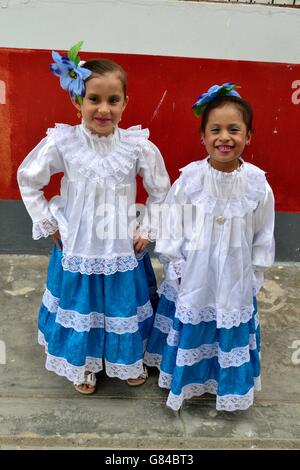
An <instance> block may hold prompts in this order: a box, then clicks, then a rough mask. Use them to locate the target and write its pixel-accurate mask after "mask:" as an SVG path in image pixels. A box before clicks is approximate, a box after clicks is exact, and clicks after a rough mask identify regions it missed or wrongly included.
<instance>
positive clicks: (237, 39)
mask: <svg viewBox="0 0 300 470" xmlns="http://www.w3.org/2000/svg"><path fill="white" fill-rule="evenodd" d="M79 40H84V47H83V50H85V51H90V52H101V51H102V52H116V53H134V54H154V55H169V56H184V57H201V58H216V59H220V58H222V59H240V60H251V61H269V62H286V63H300V47H299V44H300V9H294V8H284V7H283V8H281V7H270V6H265V5H241V4H226V3H224V4H222V3H207V2H183V1H173V0H123V1H122V0H0V47H9V48H10V47H15V48H33V49H62V50H67V49H69V48H70V46H71V45H73V44H74V43H76V42H78V41H79Z"/></svg>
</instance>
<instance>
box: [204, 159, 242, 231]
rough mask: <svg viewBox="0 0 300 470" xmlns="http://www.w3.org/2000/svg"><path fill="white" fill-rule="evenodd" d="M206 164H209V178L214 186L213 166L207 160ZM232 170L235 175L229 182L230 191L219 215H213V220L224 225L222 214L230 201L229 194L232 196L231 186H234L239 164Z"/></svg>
mask: <svg viewBox="0 0 300 470" xmlns="http://www.w3.org/2000/svg"><path fill="white" fill-rule="evenodd" d="M208 164H209V166H210V174H211V179H212V181H213V184H214V186H215V187H216V186H217V185H216V182H215V178H214V174H213V167H212V166H211V164H210V163H209V162H208ZM233 171H235V175H234V177H233V181H232V184H231V189H230V193H229V195H228V197H227V199H226V202H225V206H224V209H223V211H222V214H221V215H218V216H217V217H215V221H216V222H217V223H218V224H220V225H224V223H225V220H226V218H225V217H224V214H225V211H226V208H227V206H228V203H229V201H230V198H231V196H232V192H233V188H234V186H235V181H236V175H237V173H238V171H239V166H238V167H237V168H236V170H233Z"/></svg>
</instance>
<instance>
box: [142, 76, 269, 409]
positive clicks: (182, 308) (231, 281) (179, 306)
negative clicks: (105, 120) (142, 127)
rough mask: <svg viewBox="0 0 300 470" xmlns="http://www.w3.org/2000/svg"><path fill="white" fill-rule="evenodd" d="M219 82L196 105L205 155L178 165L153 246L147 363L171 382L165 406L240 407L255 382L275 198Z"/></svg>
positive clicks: (239, 108) (230, 92)
mask: <svg viewBox="0 0 300 470" xmlns="http://www.w3.org/2000/svg"><path fill="white" fill-rule="evenodd" d="M235 89H236V86H235V85H233V84H230V83H226V84H224V85H222V86H217V85H215V86H213V87H211V88H210V89H209V90H208V92H207V93H204V94H203V95H201V96H200V97H199V99H198V101H197V102H196V103H195V105H194V109H195V112H196V115H200V114H203V116H202V125H201V134H202V139H203V142H204V144H205V147H206V150H207V152H208V157H207V158H206V159H204V160H200V161H196V162H193V163H190V164H189V165H187V166H186V167H185V168H183V169H182V170H181V176H180V178H179V179H178V180H177V181H176V182H175V183H174V185H173V186H172V188H171V190H170V192H169V194H168V196H167V199H166V203H167V204H168V205H169V208H170V210H169V220H168V223H169V225H168V226H170V227H172V229H171V233H170V232H169V233H170V235H169V236H168V230H167V229H166V224H167V218H166V217H164V223H165V224H164V226H163V228H164V233H163V236H160V238H159V240H157V244H156V250H157V252H158V253H159V254H160V256H161V260H162V261H163V262H164V263H165V280H164V282H163V283H162V285H161V287H160V293H161V297H160V302H159V306H158V311H157V314H156V317H155V322H154V327H153V331H152V333H151V336H150V339H149V341H148V346H147V352H146V355H145V362H146V364H148V365H149V366H156V367H158V368H159V369H160V375H159V386H160V387H164V388H168V389H170V393H169V396H168V400H167V406H169V407H170V408H172V409H173V410H178V409H179V408H180V407H181V405H182V402H183V400H184V399H187V398H191V397H192V396H200V395H202V394H204V393H206V392H208V393H212V394H215V395H216V408H217V409H218V410H227V411H233V410H236V409H246V408H248V407H249V406H250V405H252V403H253V395H254V390H255V389H260V334H259V317H258V312H257V307H256V298H255V295H256V293H257V292H258V291H259V289H260V287H261V285H262V282H263V273H264V271H265V269H266V268H267V267H268V266H271V265H272V263H273V261H274V239H273V230H274V198H273V193H272V190H271V188H270V186H269V184H268V182H267V181H266V178H265V173H264V171H262V170H260V169H259V168H258V167H256V166H254V165H252V164H250V163H246V162H244V161H243V159H242V153H243V150H244V148H245V145H247V144H249V143H250V139H251V133H252V110H251V108H250V106H249V104H248V103H247V102H246V101H244V100H243V99H242V98H241V97H240V95H239V94H238V93H237V92H236V91H235Z"/></svg>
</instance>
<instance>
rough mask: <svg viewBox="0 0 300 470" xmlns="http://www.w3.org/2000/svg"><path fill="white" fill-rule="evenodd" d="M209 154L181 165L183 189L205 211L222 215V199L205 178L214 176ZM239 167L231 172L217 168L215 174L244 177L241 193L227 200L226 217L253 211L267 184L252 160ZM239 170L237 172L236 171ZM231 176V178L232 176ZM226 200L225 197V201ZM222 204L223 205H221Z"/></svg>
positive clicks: (262, 172) (240, 178)
mask: <svg viewBox="0 0 300 470" xmlns="http://www.w3.org/2000/svg"><path fill="white" fill-rule="evenodd" d="M208 158H209V157H207V158H206V159H204V160H200V161H197V162H192V163H190V164H189V165H187V166H186V167H184V168H182V169H181V170H180V171H181V172H182V175H181V178H182V181H183V185H184V192H185V194H186V195H187V196H188V197H189V199H190V200H191V202H192V203H193V204H195V205H197V204H201V205H203V206H204V211H205V212H206V213H208V214H211V215H214V216H218V215H220V210H221V209H220V204H219V202H220V200H222V199H221V198H219V197H216V196H214V195H213V194H212V193H211V192H208V191H207V185H206V184H205V178H210V177H211V167H210V165H209V163H208ZM242 162H243V163H242V165H241V167H240V168H238V169H237V170H235V171H234V172H231V173H225V172H220V171H218V170H214V169H213V171H214V174H215V175H216V176H217V177H219V179H220V180H221V181H222V180H223V181H225V182H226V180H227V182H229V181H232V178H235V179H238V180H241V183H242V184H241V185H240V186H243V188H244V190H243V191H242V193H241V194H240V196H239V197H232V198H231V199H229V200H228V201H226V207H225V211H224V214H222V215H224V217H225V218H227V219H230V218H232V217H243V216H244V215H245V214H247V213H248V212H252V211H254V210H255V209H256V208H257V206H258V204H259V202H260V201H261V200H262V199H263V197H264V194H265V188H266V177H265V172H264V171H263V170H261V169H260V168H258V167H257V166H255V165H252V164H251V163H247V162H244V161H242ZM236 172H237V174H236V175H235V173H236ZM229 179H230V180H229ZM223 202H224V201H223ZM221 206H223V205H221Z"/></svg>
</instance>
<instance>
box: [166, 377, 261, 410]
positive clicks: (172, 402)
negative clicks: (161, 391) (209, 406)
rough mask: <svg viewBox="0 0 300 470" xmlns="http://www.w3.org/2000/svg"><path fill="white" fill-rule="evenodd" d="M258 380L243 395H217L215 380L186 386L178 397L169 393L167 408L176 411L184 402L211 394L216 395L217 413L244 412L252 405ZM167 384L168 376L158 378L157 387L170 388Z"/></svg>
mask: <svg viewBox="0 0 300 470" xmlns="http://www.w3.org/2000/svg"><path fill="white" fill-rule="evenodd" d="M160 375H162V373H161V374H160ZM259 379H260V378H259V377H256V378H255V379H254V387H252V388H250V390H249V391H248V392H247V393H246V394H245V395H217V388H218V383H217V382H216V381H215V380H207V381H206V382H205V383H204V384H188V385H185V387H183V389H182V392H181V394H180V395H175V394H174V393H173V392H170V393H169V396H168V399H167V406H168V407H169V408H172V410H175V411H177V410H179V408H180V407H181V405H182V403H183V401H184V400H187V399H189V398H192V397H195V396H201V395H203V394H204V393H211V394H214V395H217V398H216V409H217V410H219V411H221V410H223V411H235V410H246V409H247V408H249V407H250V406H251V405H252V404H253V399H254V390H257V389H258V388H257V386H258V384H259ZM168 383H170V378H169V374H164V377H162V378H161V377H160V379H159V385H160V386H161V387H162V386H163V387H164V388H170V386H167V385H168Z"/></svg>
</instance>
